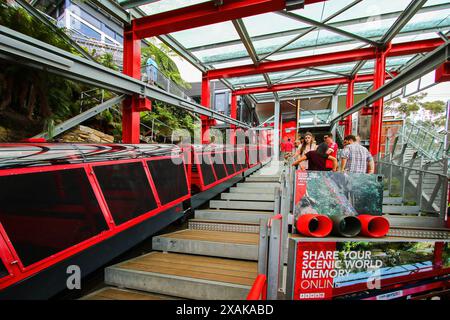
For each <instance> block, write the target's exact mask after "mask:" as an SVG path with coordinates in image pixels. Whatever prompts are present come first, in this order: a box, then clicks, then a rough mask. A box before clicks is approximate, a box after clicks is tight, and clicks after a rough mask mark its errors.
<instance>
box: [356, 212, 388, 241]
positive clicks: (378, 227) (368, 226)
mask: <svg viewBox="0 0 450 320" xmlns="http://www.w3.org/2000/svg"><path fill="white" fill-rule="evenodd" d="M358 219H359V221H361V233H360V235H362V236H366V237H371V238H381V237H384V236H385V235H386V234H387V233H388V232H389V221H388V220H387V219H386V218H385V217H381V216H371V215H370V214H360V215H359V216H358Z"/></svg>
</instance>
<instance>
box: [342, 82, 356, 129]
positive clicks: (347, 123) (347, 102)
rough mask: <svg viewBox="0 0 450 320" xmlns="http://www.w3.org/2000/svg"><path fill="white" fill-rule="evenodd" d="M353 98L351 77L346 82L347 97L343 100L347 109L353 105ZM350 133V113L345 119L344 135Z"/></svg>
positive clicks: (353, 91)
mask: <svg viewBox="0 0 450 320" xmlns="http://www.w3.org/2000/svg"><path fill="white" fill-rule="evenodd" d="M354 99H355V79H351V80H350V81H349V82H348V84H347V97H346V100H345V107H346V109H349V108H351V107H352V106H353V102H354ZM350 134H352V115H349V116H348V117H347V119H345V128H344V137H346V136H348V135H350Z"/></svg>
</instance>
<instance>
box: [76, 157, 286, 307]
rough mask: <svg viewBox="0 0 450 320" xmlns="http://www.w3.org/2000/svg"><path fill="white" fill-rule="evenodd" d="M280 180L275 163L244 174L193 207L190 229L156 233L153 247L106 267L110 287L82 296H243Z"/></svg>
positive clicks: (255, 268) (255, 267) (255, 265)
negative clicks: (216, 196) (241, 179)
mask: <svg viewBox="0 0 450 320" xmlns="http://www.w3.org/2000/svg"><path fill="white" fill-rule="evenodd" d="M276 167H277V169H278V170H279V169H280V167H279V164H277V165H276ZM279 179H280V171H277V170H273V166H272V167H271V166H266V167H263V168H262V169H260V170H259V171H257V172H255V173H253V174H252V175H250V176H248V177H246V178H245V181H244V182H241V183H238V184H237V185H236V186H235V187H232V188H231V190H229V192H224V193H222V194H221V195H220V200H211V201H210V202H209V208H207V209H201V210H195V218H194V219H190V220H189V221H188V228H187V229H183V230H179V231H175V232H170V233H166V234H162V235H159V236H155V237H153V239H152V249H153V250H155V251H153V252H150V253H148V254H145V255H143V256H139V257H137V258H134V259H131V260H128V261H125V262H122V263H119V264H116V265H113V266H110V267H107V268H106V269H105V284H106V285H108V287H106V288H103V289H101V290H99V291H96V292H94V293H91V294H89V295H88V296H86V297H84V298H83V299H88V300H98V299H135V298H136V297H137V298H139V299H143V300H155V299H161V297H163V298H166V297H167V298H174V297H177V298H187V299H221V300H222V299H227V300H228V299H232V300H238V299H239V300H241V299H245V297H246V296H247V294H248V292H249V290H250V288H251V286H252V284H253V281H254V279H255V278H256V276H257V274H258V263H257V261H258V256H259V254H258V250H259V238H260V235H259V234H260V219H263V220H267V219H268V218H270V217H271V216H273V213H274V206H275V189H276V187H277V186H279V182H278V181H279ZM258 196H261V197H258ZM261 203H263V204H264V205H263V206H260V205H259V204H261ZM136 290H137V291H136Z"/></svg>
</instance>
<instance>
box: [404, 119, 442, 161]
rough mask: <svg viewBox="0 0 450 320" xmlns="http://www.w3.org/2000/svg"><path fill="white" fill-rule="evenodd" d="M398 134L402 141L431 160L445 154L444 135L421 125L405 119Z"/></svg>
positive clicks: (438, 158)
mask: <svg viewBox="0 0 450 320" xmlns="http://www.w3.org/2000/svg"><path fill="white" fill-rule="evenodd" d="M399 135H400V136H401V138H402V139H403V143H406V144H409V145H411V146H412V147H414V148H415V149H417V150H418V151H419V152H420V153H421V154H423V155H425V156H426V157H427V158H429V159H430V160H432V161H433V160H440V159H442V158H443V157H444V156H445V152H444V149H445V146H444V143H445V141H444V137H443V136H440V135H437V134H435V133H434V132H431V131H430V130H429V129H428V128H425V127H424V126H422V125H418V124H417V123H412V122H411V121H407V122H405V125H404V126H403V130H401V131H400V132H399Z"/></svg>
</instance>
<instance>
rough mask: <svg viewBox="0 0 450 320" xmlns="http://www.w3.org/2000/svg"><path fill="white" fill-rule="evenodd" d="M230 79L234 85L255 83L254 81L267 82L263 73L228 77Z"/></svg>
mask: <svg viewBox="0 0 450 320" xmlns="http://www.w3.org/2000/svg"><path fill="white" fill-rule="evenodd" d="M228 81H229V82H230V83H231V84H233V85H243V84H249V83H251V84H254V83H265V81H264V76H263V75H260V74H258V75H254V76H247V77H239V78H228Z"/></svg>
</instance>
